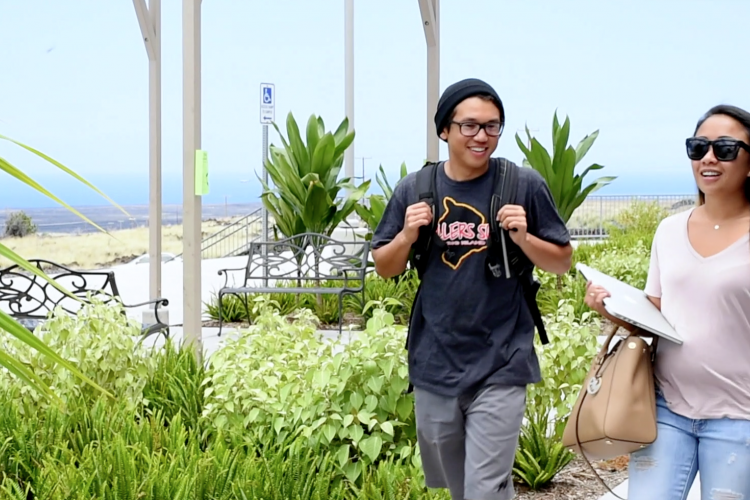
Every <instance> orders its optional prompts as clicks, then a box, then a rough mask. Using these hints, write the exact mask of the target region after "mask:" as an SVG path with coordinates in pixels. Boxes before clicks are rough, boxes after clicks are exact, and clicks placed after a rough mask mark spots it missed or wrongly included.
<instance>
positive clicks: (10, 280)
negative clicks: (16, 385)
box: [0, 259, 169, 338]
mask: <svg viewBox="0 0 750 500" xmlns="http://www.w3.org/2000/svg"><path fill="white" fill-rule="evenodd" d="M29 262H30V263H31V264H32V265H33V266H35V267H36V268H37V269H40V270H42V271H44V273H45V274H47V276H49V277H50V278H51V279H53V280H54V281H55V282H56V283H58V284H59V285H61V286H62V288H64V289H66V290H68V291H69V292H70V293H71V295H73V296H74V297H76V298H77V299H78V300H76V299H74V298H72V297H70V296H68V295H66V294H64V293H63V292H61V291H60V290H58V289H57V288H55V287H54V286H53V285H52V284H51V283H49V282H48V281H47V280H45V279H43V278H41V277H39V276H37V275H35V274H31V273H30V272H28V271H27V270H26V269H24V268H22V267H20V266H17V265H12V266H10V267H6V268H5V269H0V309H2V310H3V311H4V312H6V313H7V314H9V315H10V316H11V317H13V318H14V319H15V320H16V321H18V322H19V323H20V324H21V325H23V326H24V327H25V328H26V329H28V330H30V331H34V329H35V328H36V327H37V326H38V325H40V324H42V323H43V322H44V321H45V320H46V319H47V318H48V317H49V313H51V312H52V311H54V310H55V309H56V308H57V307H60V308H61V309H62V310H63V311H65V312H67V313H68V314H73V315H75V314H76V313H77V312H78V311H79V310H80V308H81V306H82V305H83V304H85V303H88V302H89V301H88V296H89V294H90V295H91V297H96V298H97V299H99V300H101V301H103V302H104V303H110V302H113V301H114V300H115V299H117V300H119V301H120V302H121V303H122V299H120V294H119V291H118V289H117V282H116V281H115V273H114V272H112V271H74V270H72V269H68V268H67V267H64V266H61V265H60V264H56V263H54V262H50V261H48V260H43V259H31V260H29ZM122 305H123V307H125V308H128V309H130V308H135V307H142V306H147V305H153V306H154V318H155V323H153V324H149V325H143V326H142V327H141V335H142V338H145V337H148V336H150V335H152V334H154V333H160V334H162V335H164V336H165V338H166V337H168V336H169V325H167V324H165V323H163V322H162V321H161V319H160V318H159V306H167V305H169V301H168V300H167V299H165V298H158V299H154V300H150V301H148V302H143V303H140V304H132V305H126V304H124V303H123V304H122Z"/></svg>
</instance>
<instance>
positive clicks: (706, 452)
mask: <svg viewBox="0 0 750 500" xmlns="http://www.w3.org/2000/svg"><path fill="white" fill-rule="evenodd" d="M656 409H657V422H658V428H657V429H658V434H657V439H656V442H654V444H652V445H651V446H649V447H647V448H644V449H643V450H639V451H637V452H635V453H633V454H631V456H630V465H629V468H628V469H629V470H628V498H629V499H633V500H685V499H686V498H687V495H688V493H689V491H690V487H691V486H692V484H693V481H694V480H695V475H696V473H697V472H698V470H700V477H701V480H700V483H701V500H740V499H745V500H750V420H732V419H728V418H722V419H713V420H694V419H690V418H685V417H683V416H680V415H677V414H676V413H674V412H672V411H670V410H669V409H668V408H667V404H666V401H665V400H664V396H663V395H662V394H661V392H660V391H659V390H657V393H656ZM748 419H750V416H748Z"/></svg>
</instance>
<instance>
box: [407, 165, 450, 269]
mask: <svg viewBox="0 0 750 500" xmlns="http://www.w3.org/2000/svg"><path fill="white" fill-rule="evenodd" d="M438 165H439V164H438V163H435V162H428V163H425V164H424V166H423V167H422V168H421V169H420V170H419V171H418V172H417V180H416V184H417V200H416V202H424V203H427V205H429V206H430V207H431V208H432V224H430V225H429V226H422V227H420V228H419V237H418V238H417V241H416V242H415V243H414V245H413V247H412V256H411V263H412V267H414V268H415V269H416V270H417V275H418V276H419V279H420V280H421V279H422V275H423V274H424V271H425V268H426V266H427V261H428V257H429V254H430V250H431V249H432V247H433V246H436V247H438V248H439V249H443V248H444V247H446V246H447V245H445V242H444V241H442V240H441V239H440V238H435V229H436V228H437V218H438V215H439V213H440V210H439V207H438V205H437V202H438V199H437V194H436V187H435V186H436V181H437V171H438Z"/></svg>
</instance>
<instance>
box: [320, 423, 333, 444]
mask: <svg viewBox="0 0 750 500" xmlns="http://www.w3.org/2000/svg"><path fill="white" fill-rule="evenodd" d="M322 430H323V435H324V436H325V438H326V439H327V440H328V442H329V443H330V442H331V441H333V438H335V437H336V427H334V426H333V425H331V424H326V425H324V426H323V429H322Z"/></svg>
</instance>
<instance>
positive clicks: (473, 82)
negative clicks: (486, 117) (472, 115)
mask: <svg viewBox="0 0 750 500" xmlns="http://www.w3.org/2000/svg"><path fill="white" fill-rule="evenodd" d="M482 94H484V95H489V96H491V97H492V98H493V99H495V100H496V101H497V105H498V106H499V107H500V119H501V120H502V122H503V123H505V109H503V101H501V100H500V96H499V95H497V92H495V89H493V88H492V87H491V86H490V85H489V84H488V83H486V82H483V81H482V80H479V79H477V78H467V79H466V80H461V81H460V82H456V83H454V84H453V85H451V86H449V87H448V88H447V89H445V91H443V95H442V96H441V97H440V101H438V105H437V112H435V128H436V130H437V135H438V137H440V134H441V133H442V132H443V129H444V128H445V127H446V126H447V125H448V121H449V120H450V118H451V115H452V114H453V110H454V109H456V106H458V105H459V104H460V103H461V102H462V101H463V100H465V99H468V98H469V97H473V96H475V95H482Z"/></svg>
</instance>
